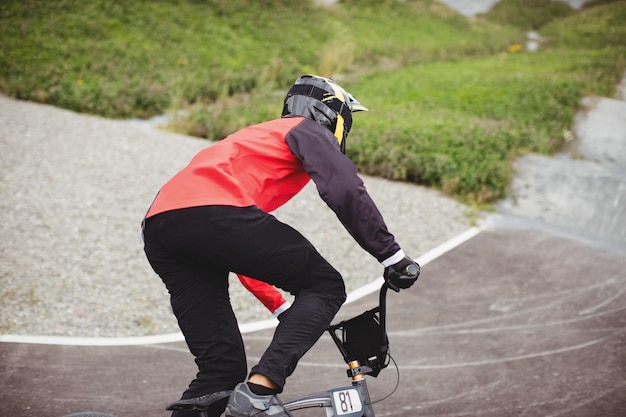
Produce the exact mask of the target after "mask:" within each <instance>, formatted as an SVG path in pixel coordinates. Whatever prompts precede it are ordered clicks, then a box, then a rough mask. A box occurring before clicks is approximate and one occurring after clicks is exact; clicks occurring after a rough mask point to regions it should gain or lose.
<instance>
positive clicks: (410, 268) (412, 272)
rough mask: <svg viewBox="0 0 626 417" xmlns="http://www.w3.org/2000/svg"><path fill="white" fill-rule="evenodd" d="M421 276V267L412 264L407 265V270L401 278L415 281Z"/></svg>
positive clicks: (405, 269)
mask: <svg viewBox="0 0 626 417" xmlns="http://www.w3.org/2000/svg"><path fill="white" fill-rule="evenodd" d="M419 274H420V266H419V265H418V264H417V263H412V264H409V265H407V267H406V268H404V271H402V273H401V276H400V278H404V279H413V278H415V277H418V276H419Z"/></svg>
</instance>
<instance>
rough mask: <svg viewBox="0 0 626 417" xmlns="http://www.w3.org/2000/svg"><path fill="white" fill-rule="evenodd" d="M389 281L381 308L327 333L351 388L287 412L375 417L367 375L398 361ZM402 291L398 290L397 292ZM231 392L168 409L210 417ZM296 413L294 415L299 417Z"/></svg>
mask: <svg viewBox="0 0 626 417" xmlns="http://www.w3.org/2000/svg"><path fill="white" fill-rule="evenodd" d="M412 272H413V271H406V272H405V274H403V275H402V276H401V278H408V279H412V278H415V276H416V275H417V274H419V269H418V270H416V271H415V273H412ZM389 288H390V287H389V285H388V283H387V282H385V283H383V284H382V286H381V288H380V291H379V297H378V299H379V302H378V306H377V307H375V308H373V309H371V310H367V311H365V312H363V313H361V314H359V315H358V316H355V317H352V318H350V319H347V320H344V321H341V322H340V323H337V324H334V325H331V326H329V327H328V329H327V331H328V333H329V334H330V336H331V338H332V340H333V341H334V343H335V345H336V346H337V348H338V349H339V351H340V352H341V355H342V356H343V359H344V361H345V362H346V364H347V365H348V369H347V377H348V378H350V379H351V385H348V386H343V387H336V388H332V389H330V390H328V391H322V392H318V393H314V394H309V395H305V396H302V397H298V398H294V399H291V400H289V401H286V402H283V406H284V407H285V409H286V410H287V411H289V412H290V413H293V412H294V411H298V410H303V409H311V408H322V409H324V411H325V413H326V417H375V416H376V415H375V412H374V408H373V404H374V402H373V401H372V400H371V399H370V393H369V389H368V387H367V381H366V379H365V377H366V376H368V375H369V376H371V377H377V376H378V374H379V373H380V372H381V371H382V370H383V369H385V368H386V367H387V366H388V365H389V364H390V363H391V362H393V363H394V365H395V361H394V360H393V358H392V357H391V355H390V353H389V340H388V338H387V330H386V315H387V309H386V306H387V304H386V300H387V291H388V290H389ZM394 290H395V291H399V290H398V289H394ZM396 372H397V380H396V385H395V387H394V388H393V389H392V390H391V392H390V393H389V394H387V395H386V396H385V397H384V398H382V399H379V400H377V401H376V402H379V401H383V400H385V399H387V398H389V397H391V396H392V395H393V393H394V392H395V391H396V389H397V388H398V385H399V381H400V376H399V370H398V367H397V365H396ZM231 392H232V391H230V390H225V391H219V392H215V393H212V394H209V395H204V396H202V397H198V398H190V399H184V400H178V401H175V402H173V403H171V404H169V405H168V406H167V407H166V409H167V410H172V411H174V410H183V411H190V412H195V413H197V415H198V417H207V416H208V410H210V408H211V407H212V406H214V405H215V403H217V402H218V401H221V402H222V403H224V402H225V401H227V399H228V397H229V396H230V393H231ZM297 414H298V413H296V414H295V415H297ZM64 417H115V416H113V415H110V414H104V413H95V412H83V413H75V414H71V415H66V416H64Z"/></svg>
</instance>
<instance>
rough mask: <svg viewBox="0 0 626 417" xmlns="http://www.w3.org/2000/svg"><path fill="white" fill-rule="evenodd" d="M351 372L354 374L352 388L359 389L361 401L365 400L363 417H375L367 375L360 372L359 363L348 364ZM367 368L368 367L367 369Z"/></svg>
mask: <svg viewBox="0 0 626 417" xmlns="http://www.w3.org/2000/svg"><path fill="white" fill-rule="evenodd" d="M348 367H349V368H350V369H349V372H350V373H352V386H354V387H357V388H358V389H359V392H360V395H361V399H362V400H363V416H364V417H370V416H374V407H373V406H372V400H371V399H370V394H369V390H368V389H367V381H366V380H365V375H364V374H362V373H359V372H360V368H361V364H360V363H359V361H351V362H349V363H348ZM366 368H367V367H366Z"/></svg>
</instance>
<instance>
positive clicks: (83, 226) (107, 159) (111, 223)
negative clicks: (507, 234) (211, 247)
mask: <svg viewBox="0 0 626 417" xmlns="http://www.w3.org/2000/svg"><path fill="white" fill-rule="evenodd" d="M207 145H208V143H207V141H204V140H201V139H197V138H192V137H187V136H182V135H177V134H173V133H168V132H165V131H163V130H159V129H156V128H154V127H152V126H150V125H148V124H145V123H139V122H133V121H119V120H107V119H102V118H98V117H93V116H86V115H81V114H77V113H74V112H70V111H67V110H62V109H58V108H55V107H51V106H47V105H41V104H36V103H30V102H23V101H17V100H13V99H10V98H7V97H5V96H0V161H1V164H2V170H1V177H0V196H1V197H2V198H1V200H0V233H1V236H2V244H1V246H0V282H1V289H0V333H1V334H16V335H48V336H82V337H126V336H143V335H151V334H160V333H171V332H176V331H178V327H177V324H176V321H175V319H174V317H173V316H172V313H171V309H170V307H169V299H168V294H167V291H166V289H165V287H164V286H163V284H162V283H161V281H160V279H159V278H158V276H156V275H155V274H154V272H153V271H152V269H151V268H150V266H149V264H148V262H147V260H146V258H145V256H144V254H143V250H142V242H141V239H140V233H139V224H140V222H141V219H142V217H143V215H144V213H145V211H146V209H147V207H148V205H149V204H150V202H151V201H152V198H153V197H154V194H155V193H156V192H157V190H158V189H159V187H160V186H161V185H162V184H163V183H164V182H165V181H166V180H167V179H168V178H170V177H171V176H172V175H173V174H174V173H175V172H176V171H177V170H178V169H180V168H181V167H182V166H184V165H185V164H186V163H187V162H188V160H189V159H190V158H191V156H192V155H194V154H195V152H197V151H198V150H199V149H201V148H203V147H205V146H207ZM363 179H364V181H365V184H366V186H367V188H368V190H369V191H370V193H371V194H372V196H373V198H374V200H375V201H376V202H377V203H378V204H379V208H380V210H381V212H382V213H383V215H384V216H385V219H386V221H387V223H388V225H389V228H390V230H391V231H392V232H393V233H394V234H395V235H396V238H397V240H398V242H399V243H400V244H401V245H402V247H403V249H404V250H405V251H406V252H407V253H408V254H409V255H411V256H414V257H417V256H419V255H420V254H421V253H424V252H425V251H428V250H429V249H432V248H434V247H435V246H437V245H438V244H440V243H442V242H444V241H446V240H448V239H449V238H451V237H453V236H455V235H456V234H458V233H460V232H462V231H464V230H466V229H467V228H468V227H469V226H470V221H469V219H468V216H467V208H466V207H465V206H463V205H461V204H459V203H458V202H456V201H454V200H452V199H450V198H447V197H445V196H443V195H442V194H440V193H439V192H437V191H433V190H430V189H427V188H424V187H419V186H415V185H410V184H405V183H398V182H390V181H386V180H381V179H378V178H371V177H366V176H364V177H363ZM275 214H276V216H277V217H278V218H280V219H281V220H283V221H285V222H287V223H289V224H291V225H293V226H294V227H296V228H297V229H299V230H300V231H301V232H302V233H303V234H304V235H305V236H307V237H308V238H309V239H310V240H311V241H312V242H313V243H314V244H315V245H316V246H317V248H318V250H319V251H320V252H321V253H322V254H323V255H325V256H326V257H327V259H328V260H329V261H330V262H331V263H332V264H333V265H335V267H337V269H338V270H339V271H341V272H342V274H343V275H344V278H345V280H346V286H347V289H348V291H351V290H354V289H355V288H358V287H359V286H361V285H363V284H365V283H367V282H370V281H372V280H373V279H375V278H376V277H378V276H380V274H381V272H382V267H381V266H380V265H379V264H378V263H377V262H376V260H375V259H374V258H372V257H371V256H369V255H368V254H367V253H366V252H364V251H363V250H362V249H361V248H360V247H358V246H357V245H356V244H355V243H354V241H353V240H352V238H351V237H350V236H349V235H348V234H347V232H346V231H345V230H344V229H343V227H342V226H341V224H340V223H339V222H338V220H337V219H336V217H335V216H334V214H333V213H332V212H331V211H330V210H329V209H328V208H327V207H326V206H325V204H324V203H323V202H322V201H321V199H320V198H319V196H318V195H317V193H316V191H315V188H314V187H313V186H312V185H309V186H307V187H306V188H305V189H304V191H303V192H302V193H301V194H299V195H298V196H297V197H296V198H294V199H293V200H292V201H291V202H290V203H288V204H287V205H285V206H284V207H282V208H281V209H279V210H277V211H276V213H275ZM424 272H425V273H427V269H426V271H424ZM231 282H232V284H231V298H232V303H233V306H234V308H235V311H236V312H237V316H238V318H239V320H240V321H241V322H247V321H252V320H261V319H267V318H270V317H271V316H270V315H269V313H268V312H267V311H266V310H265V309H264V308H263V307H262V306H261V304H260V303H258V302H257V301H256V300H255V299H254V298H253V297H252V296H251V295H250V294H249V293H247V292H246V291H245V290H244V289H243V288H242V286H241V285H240V284H239V283H238V281H237V280H236V279H234V280H232V281H231Z"/></svg>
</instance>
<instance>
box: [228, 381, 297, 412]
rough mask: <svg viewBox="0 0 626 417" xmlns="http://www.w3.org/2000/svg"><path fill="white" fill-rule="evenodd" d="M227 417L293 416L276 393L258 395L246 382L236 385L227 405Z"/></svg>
mask: <svg viewBox="0 0 626 417" xmlns="http://www.w3.org/2000/svg"><path fill="white" fill-rule="evenodd" d="M226 417H293V415H292V414H291V413H290V412H289V411H287V410H285V407H283V403H282V402H281V401H280V400H279V399H278V397H277V396H276V395H256V394H255V393H253V392H252V391H250V388H248V385H247V384H246V383H245V382H242V383H240V384H239V385H237V386H236V387H235V390H234V391H233V392H232V393H231V394H230V398H229V400H228V405H227V406H226Z"/></svg>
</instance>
